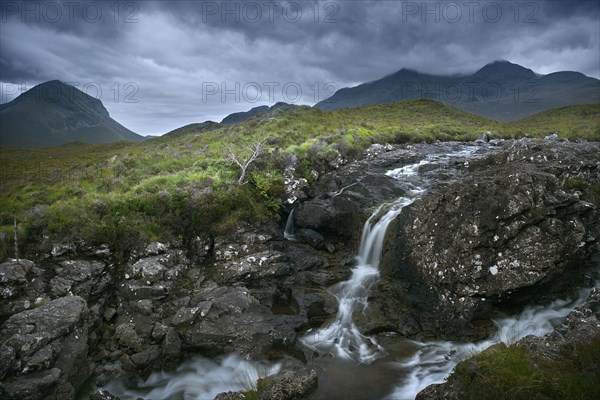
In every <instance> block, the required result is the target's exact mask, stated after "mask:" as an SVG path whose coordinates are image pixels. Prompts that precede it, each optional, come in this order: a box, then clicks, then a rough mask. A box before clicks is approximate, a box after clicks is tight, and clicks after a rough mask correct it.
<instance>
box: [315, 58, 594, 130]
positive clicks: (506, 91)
mask: <svg viewBox="0 0 600 400" xmlns="http://www.w3.org/2000/svg"><path fill="white" fill-rule="evenodd" d="M418 98H429V99H433V100H438V101H441V102H443V103H446V104H448V105H451V106H454V107H457V108H459V109H462V110H465V111H469V112H471V113H474V114H477V115H480V116H484V117H487V118H493V119H496V120H500V121H512V120H517V119H521V118H525V117H528V116H530V115H533V114H535V113H538V112H541V111H545V110H548V109H552V108H557V107H562V106H567V105H575V104H591V103H598V102H600V80H598V79H595V78H591V77H588V76H585V75H584V74H581V73H579V72H571V71H562V72H555V73H552V74H548V75H539V74H536V73H534V72H533V71H532V70H531V69H528V68H525V67H522V66H520V65H518V64H513V63H511V62H509V61H504V60H500V61H494V62H492V63H490V64H487V65H486V66H484V67H483V68H481V69H480V70H478V71H477V72H475V73H474V74H472V75H465V76H443V75H429V74H424V73H420V72H418V71H414V70H409V69H401V70H400V71H398V72H396V73H394V74H391V75H388V76H386V77H383V78H381V79H379V80H376V81H373V82H367V83H363V84H361V85H358V86H356V87H352V88H343V89H340V90H338V91H337V92H336V93H335V94H334V95H333V96H331V97H330V98H328V99H326V100H324V101H321V102H319V103H317V104H316V105H315V107H316V108H319V109H321V110H338V109H341V108H354V107H360V106H365V105H369V104H385V103H392V102H395V101H401V100H411V99H418Z"/></svg>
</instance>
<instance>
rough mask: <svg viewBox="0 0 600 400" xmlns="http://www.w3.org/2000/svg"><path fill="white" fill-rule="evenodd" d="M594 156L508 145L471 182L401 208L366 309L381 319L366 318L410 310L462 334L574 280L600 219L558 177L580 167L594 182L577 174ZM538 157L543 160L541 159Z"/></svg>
mask: <svg viewBox="0 0 600 400" xmlns="http://www.w3.org/2000/svg"><path fill="white" fill-rule="evenodd" d="M540 154H541V155H540ZM598 154H600V148H599V146H596V148H595V149H590V148H589V147H583V146H579V147H575V146H571V147H569V148H567V150H565V151H564V152H563V153H556V149H555V148H545V147H542V148H540V149H538V148H536V147H535V146H529V145H527V144H525V145H522V146H516V147H514V146H513V147H509V148H508V149H507V150H505V152H503V153H500V154H499V155H498V156H496V157H495V160H494V161H493V163H491V164H490V165H489V166H487V167H485V168H483V169H481V170H479V171H477V172H474V173H472V174H471V175H470V176H469V178H468V179H466V180H463V181H460V182H457V183H455V184H453V185H451V186H449V187H447V188H445V189H442V190H440V191H438V192H433V193H432V194H429V195H426V196H425V197H423V198H422V199H421V200H420V201H416V202H415V203H413V204H412V205H410V206H408V207H406V208H405V209H404V210H403V211H402V213H401V214H400V215H399V216H398V218H397V219H396V220H395V221H393V222H392V223H391V224H390V226H389V228H388V233H387V237H386V242H385V244H384V247H385V248H384V257H383V259H382V263H381V271H382V275H383V279H382V283H381V285H380V286H379V287H380V288H384V290H386V292H384V293H382V294H381V295H380V296H378V295H377V294H376V295H375V297H378V298H379V299H380V300H381V301H380V302H379V304H377V302H375V303H374V304H373V305H372V306H371V307H369V308H371V311H375V312H381V313H382V314H383V315H376V314H373V313H372V314H370V315H369V317H368V318H369V319H370V320H371V321H372V322H374V320H379V321H381V323H382V324H383V323H386V324H389V322H390V321H391V320H394V319H395V320H396V323H397V318H398V315H400V314H402V313H410V314H411V315H413V316H414V317H415V319H416V320H417V321H419V324H420V325H421V328H422V329H424V330H425V331H429V332H430V333H434V334H443V335H444V336H445V337H448V338H464V337H463V336H462V335H463V334H464V332H465V331H470V332H471V334H472V332H474V330H473V329H474V328H473V327H472V326H471V325H470V324H471V322H472V321H474V320H476V319H478V318H483V319H485V318H489V316H490V312H491V311H492V307H510V306H514V305H519V304H524V303H525V302H527V301H531V300H532V299H534V298H535V296H539V295H540V293H542V294H545V295H548V296H552V295H553V294H552V293H557V292H560V291H561V290H565V289H566V286H567V285H573V284H574V281H577V280H578V279H579V281H580V282H579V283H581V279H583V278H582V277H583V274H582V271H581V269H579V270H578V267H579V266H581V265H583V264H584V262H583V260H586V259H589V257H590V255H591V254H592V253H593V249H594V245H595V243H597V242H598V240H599V238H600V223H599V220H600V218H599V213H598V211H597V206H596V205H594V204H592V203H588V202H585V201H583V200H581V199H580V198H579V197H578V196H577V195H576V194H575V193H572V192H569V189H568V188H567V187H565V186H564V181H565V174H567V173H571V171H570V170H569V169H568V166H569V165H578V166H579V169H580V170H581V171H582V172H581V176H582V177H581V178H580V179H587V182H588V183H587V184H589V185H591V184H596V185H598V184H599V181H600V179H599V177H598V175H597V174H596V175H595V177H594V174H591V175H587V176H588V177H587V178H586V177H585V176H584V175H583V173H585V171H586V170H588V168H591V167H592V166H593V165H595V164H596V163H598V162H600V156H598ZM540 157H541V160H542V161H543V160H544V157H546V160H547V161H543V162H542V163H541V164H538V162H537V160H538V159H540ZM549 158H551V159H552V161H549V160H548V159H549ZM508 160H512V163H511V162H509V161H508ZM517 160H518V162H517ZM532 160H533V161H532ZM505 162H508V163H507V164H505ZM578 271H579V272H578ZM566 275H568V276H569V279H565V276H566ZM578 277H579V278H578ZM386 310H387V311H386ZM391 314H395V315H391ZM384 321H385V322H384ZM375 324H377V322H376V323H375Z"/></svg>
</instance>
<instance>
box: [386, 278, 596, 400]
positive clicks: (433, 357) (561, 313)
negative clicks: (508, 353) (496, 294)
mask: <svg viewBox="0 0 600 400" xmlns="http://www.w3.org/2000/svg"><path fill="white" fill-rule="evenodd" d="M590 291H591V288H588V289H581V290H579V291H578V293H577V295H576V296H575V298H574V299H570V300H561V299H558V300H555V301H553V302H552V303H551V304H549V305H547V306H540V305H535V306H528V307H526V308H525V309H524V310H523V311H522V312H521V313H520V314H517V315H515V316H512V317H507V318H502V319H498V320H494V324H495V325H496V327H497V328H498V330H497V331H496V333H495V334H494V335H492V336H491V337H490V338H488V339H486V340H483V341H481V342H476V343H456V342H442V341H440V342H427V343H422V342H416V341H413V342H411V343H412V344H413V345H414V346H415V353H414V354H413V355H412V357H410V358H409V359H407V360H406V361H402V362H397V363H396V365H397V366H398V367H399V368H401V369H406V370H408V371H409V373H408V377H407V378H406V379H405V380H404V381H403V382H402V383H401V384H400V385H399V386H397V387H396V388H395V389H394V391H393V392H392V394H390V395H389V396H388V397H387V398H386V400H412V399H414V398H415V396H416V395H417V393H419V392H420V391H421V390H423V389H425V388H426V387H427V386H429V385H432V384H435V383H442V382H444V380H445V379H446V378H447V377H448V376H449V375H450V373H451V372H452V370H453V369H454V367H455V366H456V364H458V363H459V362H460V361H462V360H465V359H467V358H469V357H472V356H474V355H476V354H479V353H481V352H482V351H484V350H485V349H487V348H488V347H490V346H492V345H494V344H497V343H504V344H506V345H510V344H514V343H516V342H517V341H519V340H521V339H523V338H524V337H525V336H528V335H534V336H543V335H545V334H547V333H550V332H552V331H553V330H554V327H555V326H556V325H557V324H558V323H560V322H561V321H562V320H563V319H564V318H565V317H566V316H567V315H568V314H569V313H570V312H571V311H572V310H573V309H574V308H575V307H577V306H579V305H581V304H583V303H584V302H585V300H586V299H587V297H588V296H589V294H590Z"/></svg>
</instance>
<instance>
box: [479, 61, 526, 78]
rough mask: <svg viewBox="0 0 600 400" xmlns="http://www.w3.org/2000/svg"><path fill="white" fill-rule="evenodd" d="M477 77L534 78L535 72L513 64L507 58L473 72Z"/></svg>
mask: <svg viewBox="0 0 600 400" xmlns="http://www.w3.org/2000/svg"><path fill="white" fill-rule="evenodd" d="M473 77H474V78H477V79H490V78H491V79H496V80H498V79H519V80H520V79H532V78H535V77H536V75H535V73H534V72H533V71H532V70H530V69H529V68H525V67H522V66H520V65H519V64H513V63H511V62H510V61H507V60H496V61H492V62H491V63H489V64H487V65H486V66H484V67H483V68H481V69H480V70H479V71H477V72H475V74H473Z"/></svg>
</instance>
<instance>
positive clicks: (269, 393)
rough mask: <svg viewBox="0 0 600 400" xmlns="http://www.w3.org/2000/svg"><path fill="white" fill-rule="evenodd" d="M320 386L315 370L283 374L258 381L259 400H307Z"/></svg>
mask: <svg viewBox="0 0 600 400" xmlns="http://www.w3.org/2000/svg"><path fill="white" fill-rule="evenodd" d="M317 385H318V379H317V373H316V371H315V370H311V371H304V372H303V373H302V372H291V371H286V372H281V373H279V374H277V375H274V376H270V377H267V378H264V379H260V380H259V381H258V386H259V395H258V400H293V399H301V398H306V397H307V396H308V395H309V394H310V393H312V392H313V391H314V390H315V389H316V388H317Z"/></svg>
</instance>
